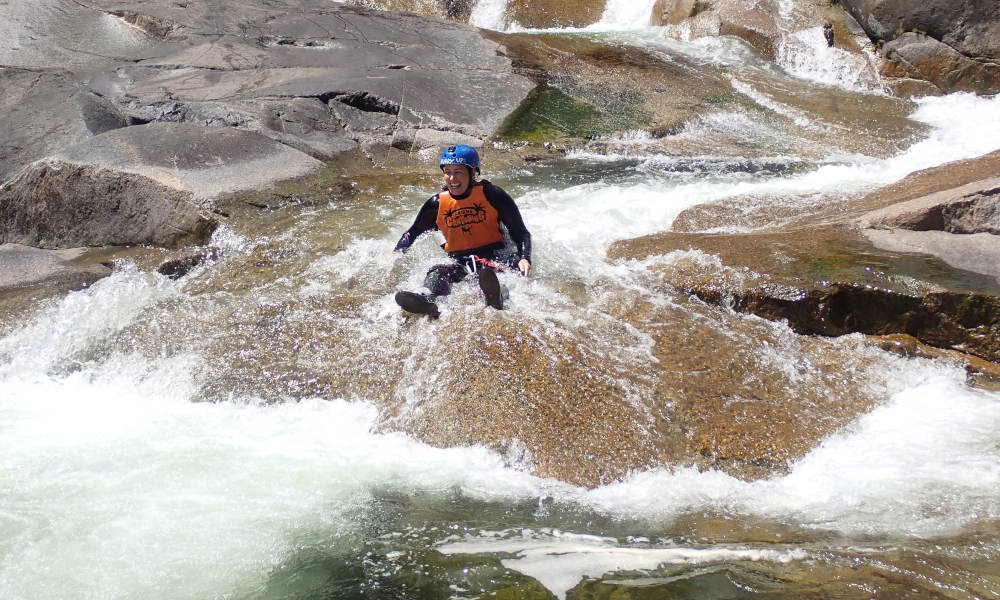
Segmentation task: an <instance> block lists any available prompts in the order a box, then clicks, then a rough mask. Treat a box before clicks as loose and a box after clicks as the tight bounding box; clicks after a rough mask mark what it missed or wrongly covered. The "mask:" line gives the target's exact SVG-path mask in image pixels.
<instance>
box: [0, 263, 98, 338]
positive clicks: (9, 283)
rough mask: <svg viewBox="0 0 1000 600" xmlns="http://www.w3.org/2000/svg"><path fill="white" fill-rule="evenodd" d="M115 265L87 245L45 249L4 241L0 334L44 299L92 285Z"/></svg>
mask: <svg viewBox="0 0 1000 600" xmlns="http://www.w3.org/2000/svg"><path fill="white" fill-rule="evenodd" d="M110 274H111V268H110V267H109V266H107V265H106V264H102V263H101V262H96V261H94V260H92V259H90V257H88V256H87V249H86V248H71V249H66V250H41V249H38V248H32V247H29V246H22V245H20V244H0V334H6V333H7V332H8V331H9V329H10V328H11V327H13V326H14V324H15V323H17V322H19V321H20V320H21V319H22V318H23V315H25V314H26V313H29V312H30V311H31V310H33V309H35V308H37V307H38V306H39V302H40V301H41V300H42V299H45V298H48V297H51V296H56V295H61V294H65V293H67V292H71V291H73V290H78V289H81V288H84V287H87V286H89V285H90V284H92V283H94V282H95V281H97V280H99V279H101V278H102V277H106V276H108V275H110Z"/></svg>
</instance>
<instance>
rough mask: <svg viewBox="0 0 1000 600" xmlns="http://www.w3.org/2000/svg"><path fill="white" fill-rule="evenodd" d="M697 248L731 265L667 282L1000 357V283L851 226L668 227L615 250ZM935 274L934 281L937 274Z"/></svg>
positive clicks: (673, 274)
mask: <svg viewBox="0 0 1000 600" xmlns="http://www.w3.org/2000/svg"><path fill="white" fill-rule="evenodd" d="M689 248H697V249H699V250H701V251H702V252H705V253H708V254H710V255H713V256H717V257H719V258H720V259H721V261H722V264H723V265H724V268H723V272H722V274H721V275H720V273H712V272H711V271H704V270H702V271H688V270H685V269H683V268H680V269H675V270H671V269H667V270H665V276H666V277H667V281H668V282H669V283H670V284H672V285H675V286H677V287H678V288H680V289H682V290H685V291H687V292H689V293H691V294H694V295H695V296H697V297H699V298H701V299H703V300H705V301H707V302H710V303H714V304H720V305H723V306H728V307H731V308H733V309H735V310H737V311H740V312H747V313H752V314H756V315H759V316H762V317H764V318H767V319H773V320H785V321H787V322H788V324H789V326H790V327H792V329H794V330H795V331H797V332H800V333H805V334H820V335H830V336H837V335H843V334H846V333H855V332H857V333H865V334H869V335H887V334H893V333H905V334H908V335H911V336H913V337H915V338H917V339H919V340H920V341H921V342H924V343H926V344H929V345H931V346H936V347H941V348H950V349H954V350H959V351H961V352H965V353H968V354H971V355H974V356H978V357H980V358H983V359H985V360H989V361H993V362H1000V295H998V292H1000V286H998V285H997V282H996V281H995V280H992V279H984V278H976V277H975V276H973V275H971V274H970V275H963V273H962V272H951V273H949V271H948V268H947V267H946V266H944V265H942V264H941V263H940V262H938V261H937V260H936V259H934V258H931V257H921V256H919V255H896V254H892V253H887V252H879V251H878V250H877V249H875V248H873V247H871V246H869V245H868V244H867V243H866V242H865V241H863V240H861V239H859V238H858V237H857V236H856V235H855V234H853V233H852V232H850V231H849V230H846V229H839V228H836V229H826V230H806V231H799V232H795V233H788V232H785V233H780V234H774V233H758V234H742V235H718V234H683V233H663V234H657V235H653V236H647V237H645V238H638V239H636V240H631V241H626V242H618V243H616V244H614V245H613V246H612V247H611V249H609V252H608V254H609V256H610V257H612V258H617V259H623V258H642V257H646V256H649V255H651V254H665V253H669V252H672V251H677V250H687V249H689ZM932 282H933V283H932Z"/></svg>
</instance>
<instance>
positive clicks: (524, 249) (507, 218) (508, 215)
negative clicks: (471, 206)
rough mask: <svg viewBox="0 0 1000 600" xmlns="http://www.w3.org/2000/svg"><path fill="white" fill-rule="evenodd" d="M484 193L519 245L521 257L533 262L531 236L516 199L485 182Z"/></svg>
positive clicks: (518, 250)
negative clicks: (515, 201)
mask: <svg viewBox="0 0 1000 600" xmlns="http://www.w3.org/2000/svg"><path fill="white" fill-rule="evenodd" d="M483 193H484V194H485V195H486V199H487V200H489V201H490V204H492V205H493V208H495V209H497V213H499V216H500V221H501V222H502V223H503V224H504V226H505V227H506V228H507V232H508V233H510V237H511V239H512V240H514V243H515V244H517V253H518V255H519V257H520V258H526V259H528V262H531V234H530V233H528V228H527V227H525V226H524V219H522V218H521V211H520V210H518V208H517V204H515V203H514V199H513V198H511V197H510V195H509V194H507V192H505V191H504V190H503V189H502V188H500V187H497V186H495V185H493V184H492V183H489V182H483Z"/></svg>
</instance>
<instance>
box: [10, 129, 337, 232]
mask: <svg viewBox="0 0 1000 600" xmlns="http://www.w3.org/2000/svg"><path fill="white" fill-rule="evenodd" d="M321 166H322V164H321V163H320V162H319V161H317V160H315V159H313V158H311V157H309V156H307V155H305V154H303V153H301V152H298V151H296V150H293V149H291V148H289V147H288V146H284V145H281V144H277V143H275V142H273V141H271V140H268V139H267V138H265V137H263V136H260V135H257V134H254V133H249V132H246V131H239V130H236V129H218V128H207V127H199V126H195V125H185V124H170V123H152V124H149V125H143V126H135V127H128V128H124V129H116V130H113V131H110V132H107V133H104V134H101V135H98V136H95V137H93V138H91V139H90V140H87V141H85V142H83V143H81V144H78V145H76V146H71V147H69V148H66V149H65V150H63V151H61V152H58V153H56V154H55V155H53V156H52V157H51V158H49V159H46V160H43V161H39V162H36V163H34V164H32V165H30V166H29V167H27V168H25V169H24V170H22V171H21V173H19V174H18V175H17V176H16V177H14V178H13V179H11V180H10V181H8V182H6V183H4V184H3V186H0V209H2V215H3V216H2V218H0V240H2V241H4V242H16V243H22V244H28V245H33V246H38V247H47V248H66V247H75V246H104V245H129V244H154V245H160V246H177V245H180V244H185V243H192V242H194V243H197V242H201V241H204V240H205V239H206V237H207V235H208V234H210V233H211V232H212V230H213V229H214V228H215V227H216V226H217V225H218V223H219V222H220V221H221V220H222V219H223V217H222V216H221V215H219V214H218V213H216V212H214V202H215V200H216V199H217V198H219V197H220V196H221V195H223V194H227V193H231V192H235V191H240V190H247V189H256V188H259V187H262V186H265V185H269V184H271V183H273V182H275V181H276V180H279V179H287V178H291V177H296V176H301V175H304V174H307V173H309V172H311V171H314V170H316V169H318V168H320V167H321Z"/></svg>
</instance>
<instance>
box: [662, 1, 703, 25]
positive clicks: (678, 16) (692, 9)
mask: <svg viewBox="0 0 1000 600" xmlns="http://www.w3.org/2000/svg"><path fill="white" fill-rule="evenodd" d="M699 9H704V4H702V3H700V2H698V0H656V2H655V3H654V4H653V14H651V15H650V21H649V23H650V25H679V24H680V23H682V22H683V21H684V19H687V18H689V17H693V16H694V15H695V14H696V13H697V12H698V10H699Z"/></svg>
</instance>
